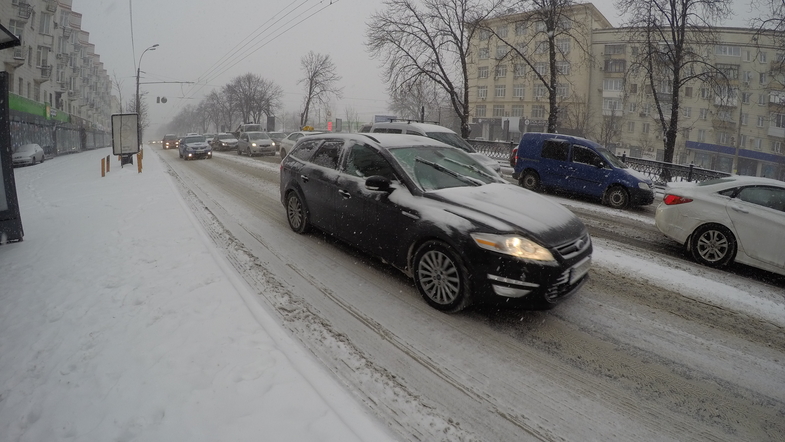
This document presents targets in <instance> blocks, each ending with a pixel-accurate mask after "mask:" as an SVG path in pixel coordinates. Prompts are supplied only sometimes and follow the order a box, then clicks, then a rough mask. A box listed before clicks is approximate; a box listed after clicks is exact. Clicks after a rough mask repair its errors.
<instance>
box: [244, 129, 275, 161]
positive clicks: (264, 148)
mask: <svg viewBox="0 0 785 442" xmlns="http://www.w3.org/2000/svg"><path fill="white" fill-rule="evenodd" d="M277 148H278V147H277V146H276V144H275V141H273V139H272V138H270V135H268V134H267V132H242V133H240V138H239V139H238V140H237V155H242V154H246V155H248V156H249V157H252V156H254V155H257V154H259V155H275V151H276V149H277Z"/></svg>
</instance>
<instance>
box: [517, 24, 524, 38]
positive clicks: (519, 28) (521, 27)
mask: <svg viewBox="0 0 785 442" xmlns="http://www.w3.org/2000/svg"><path fill="white" fill-rule="evenodd" d="M525 33H526V23H525V22H518V23H515V35H518V36H520V35H523V34H525Z"/></svg>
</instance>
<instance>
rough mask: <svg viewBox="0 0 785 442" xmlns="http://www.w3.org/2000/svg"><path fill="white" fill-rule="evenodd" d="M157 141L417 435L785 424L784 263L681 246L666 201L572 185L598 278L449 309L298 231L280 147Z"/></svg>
mask: <svg viewBox="0 0 785 442" xmlns="http://www.w3.org/2000/svg"><path fill="white" fill-rule="evenodd" d="M154 152H155V153H157V154H158V155H159V156H160V158H161V159H163V160H164V161H165V162H166V163H168V164H169V166H170V168H171V174H172V177H173V179H174V180H175V182H176V183H177V184H178V187H179V188H180V189H181V190H182V193H183V195H184V196H185V198H186V201H187V202H188V204H189V206H190V207H191V208H192V209H193V211H194V213H195V214H196V216H197V218H198V219H199V220H200V221H201V223H202V224H203V225H204V227H205V229H206V231H207V232H208V234H209V235H210V236H211V237H212V239H213V240H214V241H215V243H216V244H217V245H218V247H219V248H220V249H221V250H223V251H224V252H225V255H226V257H227V259H228V260H229V262H230V263H231V264H232V265H233V266H234V267H235V268H236V269H237V270H238V272H239V273H240V274H241V275H242V276H243V277H244V279H245V280H246V281H247V283H248V284H249V285H250V286H251V288H252V289H253V290H254V291H255V292H256V293H259V296H260V303H261V304H262V305H263V306H265V308H267V309H269V310H270V311H271V312H273V313H275V314H276V315H277V316H278V317H280V318H281V322H282V324H284V326H285V327H286V328H287V329H288V330H290V331H291V332H292V334H293V335H294V336H296V337H297V338H298V339H299V340H300V341H302V342H303V344H304V345H305V346H306V347H307V348H308V349H309V350H310V351H312V352H313V353H314V354H315V355H316V356H317V357H318V358H319V359H320V360H321V361H322V362H323V363H324V365H325V366H326V367H327V368H328V369H329V370H330V371H332V372H333V373H334V374H335V376H336V377H337V378H338V379H339V380H340V381H341V382H342V383H343V384H345V385H346V386H347V388H348V389H349V390H350V391H353V392H354V393H355V394H356V396H357V397H358V398H360V400H361V401H363V402H364V403H365V404H366V405H367V406H368V407H369V408H370V409H371V410H373V412H374V413H375V414H376V415H378V416H379V418H380V419H381V420H382V421H383V422H385V423H386V424H387V425H388V426H389V427H390V428H392V429H393V430H394V431H395V432H396V433H397V434H398V435H399V436H400V438H401V439H402V440H411V441H416V440H428V441H437V440H445V441H474V440H476V441H525V440H546V441H578V440H580V441H589V440H598V441H599V440H602V441H610V440H617V441H653V440H663V441H666V440H674V441H675V440H679V441H684V440H702V441H707V440H708V441H738V440H750V441H752V440H755V441H767V440H771V441H779V440H783V439H785V388H783V385H785V363H784V362H785V296H783V292H785V290H783V289H785V283H784V282H783V281H784V279H783V278H776V277H773V278H772V277H771V275H769V274H763V276H764V277H768V278H770V280H769V281H767V282H760V281H759V279H760V278H761V274H760V273H758V272H755V271H752V270H749V269H746V268H739V269H737V268H734V269H733V271H731V272H725V271H715V270H712V269H708V268H705V267H701V266H698V265H696V264H694V263H692V262H690V261H687V260H685V259H683V258H681V257H680V253H681V251H680V250H679V248H678V247H677V246H675V245H674V244H672V243H669V242H668V241H666V240H664V239H663V238H662V236H661V235H659V234H658V233H657V232H656V229H654V227H653V221H652V219H651V216H652V212H653V208H646V209H643V210H631V211H626V212H614V211H610V210H608V209H605V208H603V207H600V206H597V205H595V204H591V203H585V202H575V201H567V200H560V201H562V202H563V203H564V204H565V205H568V207H570V208H571V209H572V210H574V211H575V212H576V213H577V214H578V215H579V216H580V217H581V218H582V219H584V221H585V222H586V224H587V225H588V226H589V228H590V230H591V233H592V235H593V236H594V238H595V254H594V266H593V268H592V270H591V278H590V281H589V283H587V284H586V285H585V286H584V288H583V289H582V291H581V292H579V293H578V294H577V296H574V297H573V298H571V299H569V300H567V301H566V302H565V303H563V304H562V305H560V306H558V307H557V308H556V309H554V310H552V311H548V312H532V311H525V310H501V311H499V310H495V309H473V310H470V311H467V312H464V313H461V314H457V315H445V314H442V313H439V312H437V311H435V310H433V309H431V308H429V307H428V306H427V305H426V304H425V302H424V301H422V300H421V299H420V297H419V295H418V294H417V292H416V290H415V288H414V286H413V285H412V284H411V282H410V281H409V280H408V279H406V278H405V277H404V276H403V275H402V274H400V273H399V272H397V271H395V270H392V269H390V268H388V267H386V266H384V265H382V264H381V263H378V262H376V261H375V260H373V259H370V258H368V257H367V256H365V255H362V254H361V253H358V252H356V251H354V250H352V249H350V248H348V247H347V246H345V245H343V244H341V243H338V242H336V241H333V240H332V239H330V238H328V237H325V236H323V235H321V234H318V233H315V234H309V235H297V234H294V233H293V232H291V230H290V229H289V227H288V224H287V223H286V219H285V217H284V210H283V207H282V205H281V203H280V200H279V193H278V168H279V165H278V159H277V158H261V159H249V158H245V157H238V156H236V155H232V154H223V153H218V154H216V156H215V157H214V158H213V159H212V160H207V161H188V162H185V161H182V160H180V159H178V158H177V153H176V152H174V151H162V150H159V148H154Z"/></svg>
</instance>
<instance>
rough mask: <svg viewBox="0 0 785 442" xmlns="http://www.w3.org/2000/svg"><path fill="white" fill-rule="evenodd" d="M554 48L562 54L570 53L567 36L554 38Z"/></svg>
mask: <svg viewBox="0 0 785 442" xmlns="http://www.w3.org/2000/svg"><path fill="white" fill-rule="evenodd" d="M556 49H557V50H558V51H559V52H561V53H562V54H564V55H566V54H569V53H570V39H569V38H559V39H556Z"/></svg>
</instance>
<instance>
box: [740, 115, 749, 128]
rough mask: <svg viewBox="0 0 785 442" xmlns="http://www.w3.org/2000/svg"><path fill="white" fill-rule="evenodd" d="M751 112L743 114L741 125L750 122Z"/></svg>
mask: <svg viewBox="0 0 785 442" xmlns="http://www.w3.org/2000/svg"><path fill="white" fill-rule="evenodd" d="M749 119H750V114H741V125H742V126H746V125H747V124H748V122H749Z"/></svg>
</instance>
